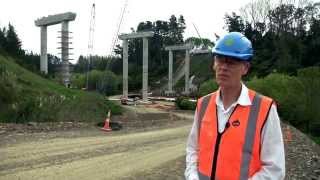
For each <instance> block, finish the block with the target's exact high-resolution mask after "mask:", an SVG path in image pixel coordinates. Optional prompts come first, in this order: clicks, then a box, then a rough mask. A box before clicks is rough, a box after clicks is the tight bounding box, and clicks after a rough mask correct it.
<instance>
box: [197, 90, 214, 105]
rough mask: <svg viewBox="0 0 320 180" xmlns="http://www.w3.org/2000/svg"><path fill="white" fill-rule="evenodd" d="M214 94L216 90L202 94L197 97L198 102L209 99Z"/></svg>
mask: <svg viewBox="0 0 320 180" xmlns="http://www.w3.org/2000/svg"><path fill="white" fill-rule="evenodd" d="M216 94H217V91H214V92H212V93H209V94H207V95H204V96H202V97H200V98H199V99H198V102H202V101H203V100H204V99H207V100H208V99H211V97H214V96H215V95H216Z"/></svg>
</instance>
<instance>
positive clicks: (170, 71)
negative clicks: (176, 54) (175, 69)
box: [168, 50, 173, 93]
mask: <svg viewBox="0 0 320 180" xmlns="http://www.w3.org/2000/svg"><path fill="white" fill-rule="evenodd" d="M172 63H173V53H172V51H171V50H170V51H169V80H168V93H172Z"/></svg>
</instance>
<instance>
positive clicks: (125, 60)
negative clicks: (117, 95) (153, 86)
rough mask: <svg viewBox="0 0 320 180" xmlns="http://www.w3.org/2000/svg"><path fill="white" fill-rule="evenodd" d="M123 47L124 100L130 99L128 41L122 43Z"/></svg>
mask: <svg viewBox="0 0 320 180" xmlns="http://www.w3.org/2000/svg"><path fill="white" fill-rule="evenodd" d="M122 47H123V62H122V66H123V70H122V72H123V75H122V77H123V81H122V91H123V92H122V95H123V97H124V98H128V40H127V39H124V40H123V41H122Z"/></svg>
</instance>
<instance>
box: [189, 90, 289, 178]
mask: <svg viewBox="0 0 320 180" xmlns="http://www.w3.org/2000/svg"><path fill="white" fill-rule="evenodd" d="M218 93H219V92H218ZM237 104H239V105H240V106H250V105H252V103H251V100H250V97H249V90H248V88H247V87H246V86H245V85H244V84H242V87H241V93H240V96H239V98H238V100H237V101H236V102H234V103H232V104H231V105H230V106H229V107H228V108H227V109H225V108H224V106H223V103H222V100H221V98H220V96H219V95H217V96H216V105H217V112H218V126H219V127H218V131H219V132H220V133H222V132H223V131H224V129H225V127H226V123H227V121H228V119H229V117H230V115H231V113H232V111H233V110H234V108H235V107H236V105H237ZM198 127H199V122H198V117H197V110H196V113H195V116H194V122H193V126H192V128H191V131H190V134H189V137H188V141H187V149H186V150H187V155H186V170H185V178H186V179H187V180H198V179H199V177H198V169H197V162H198V152H197V150H198V130H199V129H198ZM260 159H261V161H262V168H261V170H260V171H259V172H257V173H256V174H255V175H254V176H253V177H252V178H251V180H265V179H272V180H282V179H284V176H285V156H284V146H283V138H282V132H281V127H280V120H279V116H278V113H277V108H276V106H275V105H272V106H271V109H270V112H269V115H268V118H267V121H266V124H265V125H264V127H263V129H262V135H261V154H260Z"/></svg>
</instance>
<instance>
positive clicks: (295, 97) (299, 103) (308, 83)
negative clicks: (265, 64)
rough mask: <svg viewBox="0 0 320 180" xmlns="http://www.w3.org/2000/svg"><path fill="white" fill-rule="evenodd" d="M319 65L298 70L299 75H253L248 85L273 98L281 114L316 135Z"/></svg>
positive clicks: (319, 85) (318, 101) (318, 112)
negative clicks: (255, 76) (261, 76)
mask: <svg viewBox="0 0 320 180" xmlns="http://www.w3.org/2000/svg"><path fill="white" fill-rule="evenodd" d="M319 77H320V68H319V67H310V68H305V69H300V70H298V76H297V77H296V76H288V75H284V74H278V73H273V74H270V75H268V76H266V77H265V78H262V79H257V78H253V79H252V80H250V81H249V82H247V85H248V87H249V88H251V89H254V90H256V91H258V92H260V93H262V94H264V95H266V96H269V97H271V98H273V99H274V100H275V101H276V102H277V105H278V111H279V115H280V117H281V118H282V119H283V120H285V121H288V122H290V123H291V124H292V125H294V126H295V127H297V128H299V129H300V130H302V131H304V132H307V133H312V134H315V132H317V131H319V125H320V111H319V106H320V93H319V89H320V79H319Z"/></svg>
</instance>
